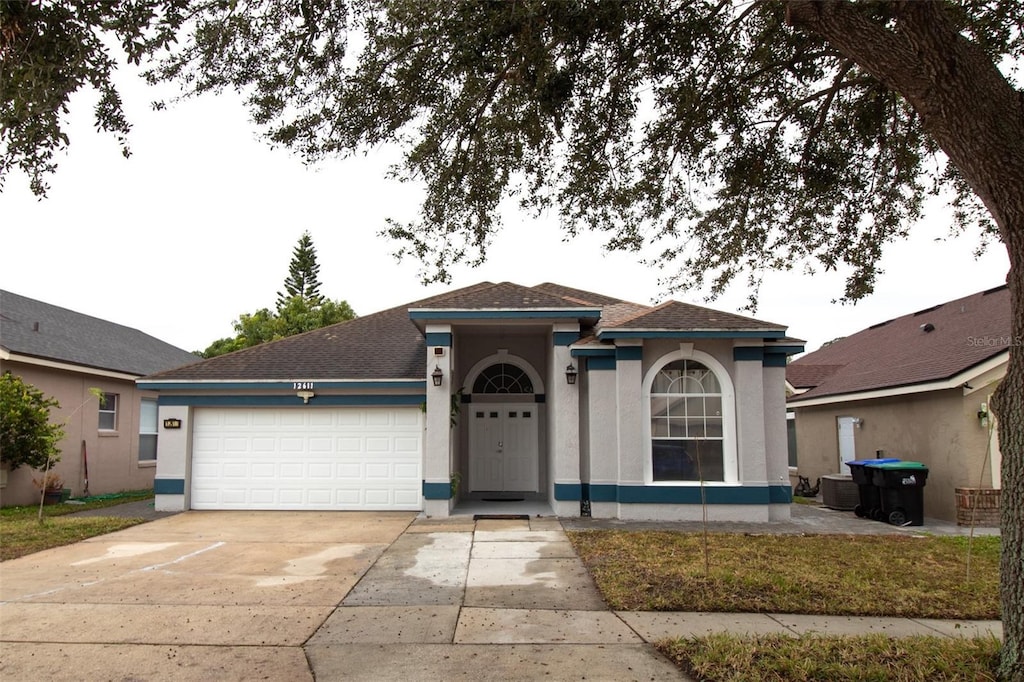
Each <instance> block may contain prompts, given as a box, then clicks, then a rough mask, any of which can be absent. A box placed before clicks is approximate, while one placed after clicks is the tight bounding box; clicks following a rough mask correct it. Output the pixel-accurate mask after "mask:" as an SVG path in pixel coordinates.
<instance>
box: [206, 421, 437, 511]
mask: <svg viewBox="0 0 1024 682" xmlns="http://www.w3.org/2000/svg"><path fill="white" fill-rule="evenodd" d="M193 424H194V426H193V435H192V439H193V440H192V443H193V444H192V508H193V509H401V510H419V509H420V508H421V502H420V500H421V497H422V483H421V481H422V475H421V462H422V434H423V426H422V422H421V414H420V410H418V409H417V408H415V407H401V408H382V407H368V408H353V407H341V408H313V407H310V408H304V409H303V408H292V409H279V408H197V409H196V411H195V416H194V421H193Z"/></svg>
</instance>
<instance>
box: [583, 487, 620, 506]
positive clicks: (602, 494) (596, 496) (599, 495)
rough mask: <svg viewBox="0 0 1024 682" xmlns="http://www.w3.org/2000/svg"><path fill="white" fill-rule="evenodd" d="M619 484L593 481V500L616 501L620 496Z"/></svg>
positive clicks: (591, 489) (591, 493) (591, 494)
mask: <svg viewBox="0 0 1024 682" xmlns="http://www.w3.org/2000/svg"><path fill="white" fill-rule="evenodd" d="M618 492H619V491H618V486H617V485H615V484H612V483H591V484H590V501H591V502H615V500H616V498H617V497H618Z"/></svg>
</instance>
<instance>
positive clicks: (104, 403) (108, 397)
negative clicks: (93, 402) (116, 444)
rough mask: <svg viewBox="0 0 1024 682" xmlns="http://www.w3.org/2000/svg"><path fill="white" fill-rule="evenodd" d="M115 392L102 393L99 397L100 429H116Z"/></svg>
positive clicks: (116, 401)
mask: <svg viewBox="0 0 1024 682" xmlns="http://www.w3.org/2000/svg"><path fill="white" fill-rule="evenodd" d="M118 398H120V396H118V395H117V394H116V393H104V394H103V397H102V398H100V421H99V428H100V431H117V403H118Z"/></svg>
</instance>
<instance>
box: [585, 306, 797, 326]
mask: <svg viewBox="0 0 1024 682" xmlns="http://www.w3.org/2000/svg"><path fill="white" fill-rule="evenodd" d="M602 329H671V330H687V331H696V330H703V331H726V330H728V331H734V330H750V331H762V330H771V331H785V329H786V327H785V325H781V324H775V323H774V322H765V321H764V320H757V319H754V318H753V317H744V316H742V315H736V314H734V313H727V312H724V311H721V310H712V309H711V308H703V307H701V306H698V305H693V304H691V303H681V302H679V301H666V302H665V303H662V304H661V305H659V306H657V307H655V308H651V309H648V310H647V311H644V312H640V313H639V314H637V315H635V316H633V317H631V318H628V319H624V320H619V321H618V322H617V323H616V324H614V325H605V326H602Z"/></svg>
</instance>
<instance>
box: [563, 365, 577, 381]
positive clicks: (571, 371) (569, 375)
mask: <svg viewBox="0 0 1024 682" xmlns="http://www.w3.org/2000/svg"><path fill="white" fill-rule="evenodd" d="M578 374H579V372H577V371H576V366H575V365H573V364H572V363H571V362H570V363H569V366H568V367H566V368H565V383H567V384H575V383H576V376H577V375H578Z"/></svg>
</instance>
